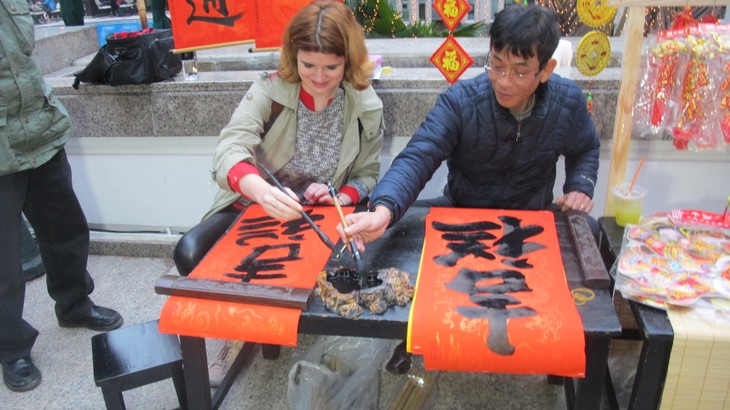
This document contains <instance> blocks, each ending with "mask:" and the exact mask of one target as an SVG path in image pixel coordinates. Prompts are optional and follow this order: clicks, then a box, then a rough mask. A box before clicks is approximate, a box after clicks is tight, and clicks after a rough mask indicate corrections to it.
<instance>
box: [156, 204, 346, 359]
mask: <svg viewBox="0 0 730 410" xmlns="http://www.w3.org/2000/svg"><path fill="white" fill-rule="evenodd" d="M305 211H306V212H307V213H308V214H309V215H310V217H311V219H312V220H313V221H314V222H315V223H316V224H317V225H318V226H319V227H320V228H321V230H322V231H323V232H324V233H325V234H326V235H327V236H329V237H330V238H335V237H337V232H336V230H335V227H336V226H337V224H338V223H339V215H338V214H337V210H336V209H335V208H334V207H305ZM330 254H331V251H330V249H329V248H328V247H327V246H325V245H324V244H323V243H322V242H321V241H320V239H319V237H318V236H317V234H316V232H315V231H314V230H313V229H312V227H311V226H309V225H308V224H307V222H306V221H305V220H304V219H303V218H301V219H298V220H295V221H289V222H282V221H278V220H275V219H273V218H271V217H269V216H268V215H267V214H266V212H264V210H263V208H261V206H259V205H251V206H249V207H248V208H247V209H246V210H245V211H244V212H243V213H242V214H241V216H240V217H239V219H238V221H236V223H235V224H234V225H233V226H232V227H231V228H230V229H229V231H228V232H227V233H226V234H225V235H224V236H223V237H222V238H221V239H220V240H219V241H218V242H217V243H216V244H215V246H214V247H213V248H212V249H211V250H210V252H208V254H207V255H206V256H205V257H204V258H203V260H202V261H201V262H200V263H199V264H198V266H196V267H195V269H194V270H193V271H192V272H191V273H190V277H191V278H205V279H215V280H221V281H241V282H246V283H252V284H258V285H272V286H284V287H292V288H304V289H312V288H313V287H314V283H315V281H316V278H317V275H318V274H319V272H321V271H322V269H324V266H325V264H326V263H327V260H328V259H329V257H330ZM300 314H301V311H300V310H298V309H289V308H280V307H271V306H263V305H252V304H243V303H231V302H222V301H214V300H207V299H205V300H204V299H197V298H188V297H176V296H173V297H170V298H169V299H168V300H167V302H166V303H165V305H164V306H163V308H162V312H161V313H160V324H159V330H160V332H162V333H174V334H179V335H187V336H198V337H206V338H218V339H233V340H235V339H238V340H246V341H251V342H257V343H269V344H277V345H285V346H295V345H296V342H297V328H298V324H299V315H300Z"/></svg>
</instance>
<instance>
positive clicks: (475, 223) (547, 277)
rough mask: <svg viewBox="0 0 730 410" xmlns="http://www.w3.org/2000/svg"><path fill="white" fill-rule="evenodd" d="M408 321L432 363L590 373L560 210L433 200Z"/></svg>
mask: <svg viewBox="0 0 730 410" xmlns="http://www.w3.org/2000/svg"><path fill="white" fill-rule="evenodd" d="M423 246H424V249H423V257H422V259H421V268H420V271H419V274H418V282H417V284H416V294H415V297H414V301H413V305H412V307H411V317H410V320H409V322H408V350H409V351H411V352H413V353H417V354H421V355H423V359H424V365H425V366H426V368H427V369H431V370H455V371H466V372H495V373H517V374H553V375H560V376H570V377H583V376H584V374H585V339H584V333H583V326H582V322H581V318H580V315H579V314H578V311H577V309H576V307H575V304H574V303H573V300H572V297H571V294H570V291H569V289H568V285H567V282H566V279H565V271H564V269H563V263H562V258H561V254H560V246H559V243H558V237H557V232H556V229H555V222H554V219H553V214H552V213H551V212H545V211H507V210H485V209H451V208H433V209H431V212H430V214H429V215H428V216H427V217H426V237H425V240H424V245H423Z"/></svg>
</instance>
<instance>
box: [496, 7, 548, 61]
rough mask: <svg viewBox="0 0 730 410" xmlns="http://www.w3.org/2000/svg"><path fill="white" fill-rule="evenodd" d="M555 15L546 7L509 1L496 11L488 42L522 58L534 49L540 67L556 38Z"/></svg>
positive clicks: (532, 52) (530, 55) (497, 48)
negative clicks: (512, 3) (511, 3)
mask: <svg viewBox="0 0 730 410" xmlns="http://www.w3.org/2000/svg"><path fill="white" fill-rule="evenodd" d="M561 33H562V32H561V30H560V21H559V20H558V15H557V14H555V12H554V11H553V10H551V9H549V8H547V7H541V6H536V5H530V6H523V5H517V4H516V5H511V6H507V7H505V8H504V9H503V10H502V11H500V12H499V13H497V15H496V16H495V18H494V22H493V23H492V27H491V28H490V29H489V37H490V40H489V46H490V47H491V49H492V50H495V51H497V52H502V51H503V50H505V51H507V53H508V54H513V55H516V56H519V57H521V58H524V59H528V58H530V57H533V56H534V55H535V53H537V59H538V61H539V62H540V68H544V67H545V64H547V62H548V60H550V58H551V57H552V56H553V53H554V52H555V49H556V48H558V42H559V41H560V35H561Z"/></svg>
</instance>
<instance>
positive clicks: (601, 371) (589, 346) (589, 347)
mask: <svg viewBox="0 0 730 410" xmlns="http://www.w3.org/2000/svg"><path fill="white" fill-rule="evenodd" d="M610 342H611V335H605V337H593V338H590V339H587V340H586V377H585V378H583V379H577V383H576V384H577V386H576V391H575V403H574V404H573V406H570V404H568V408H575V409H581V410H582V409H600V408H601V404H602V402H603V400H602V399H603V391H604V380H605V377H606V368H607V367H608V350H609V345H610Z"/></svg>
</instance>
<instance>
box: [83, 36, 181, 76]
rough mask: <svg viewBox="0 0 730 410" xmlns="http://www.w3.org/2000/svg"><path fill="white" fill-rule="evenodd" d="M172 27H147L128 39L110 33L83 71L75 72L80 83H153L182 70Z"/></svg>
mask: <svg viewBox="0 0 730 410" xmlns="http://www.w3.org/2000/svg"><path fill="white" fill-rule="evenodd" d="M173 48H174V42H173V38H172V30H151V29H146V30H142V31H140V32H137V33H136V35H133V36H129V37H126V38H114V35H109V36H108V37H107V39H106V44H105V45H104V46H102V47H101V48H100V49H99V51H98V52H97V53H96V55H95V56H94V58H93V59H92V60H91V62H90V63H89V65H87V66H86V68H84V69H83V70H81V71H79V72H77V73H75V74H74V76H75V77H76V79H74V83H73V87H74V88H75V89H78V88H79V83H80V82H82V81H83V82H85V83H92V84H107V85H127V84H150V83H154V82H157V81H164V80H168V79H170V78H172V77H174V76H175V75H176V74H178V73H179V72H180V71H182V60H181V58H180V55H179V54H173V53H172V52H171V51H170V50H172V49H173Z"/></svg>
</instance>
